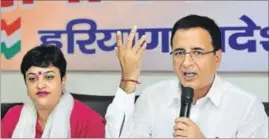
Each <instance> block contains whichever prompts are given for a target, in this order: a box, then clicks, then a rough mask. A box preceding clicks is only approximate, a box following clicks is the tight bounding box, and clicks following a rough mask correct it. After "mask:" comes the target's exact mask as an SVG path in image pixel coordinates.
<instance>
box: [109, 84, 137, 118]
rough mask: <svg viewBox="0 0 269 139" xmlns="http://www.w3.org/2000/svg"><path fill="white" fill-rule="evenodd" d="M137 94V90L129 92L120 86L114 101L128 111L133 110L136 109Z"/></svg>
mask: <svg viewBox="0 0 269 139" xmlns="http://www.w3.org/2000/svg"><path fill="white" fill-rule="evenodd" d="M135 94H136V92H134V93H131V94H127V93H126V92H124V91H123V90H122V89H121V88H120V87H118V90H117V93H116V94H115V97H114V99H113V102H112V103H113V104H115V105H116V106H117V107H118V108H120V109H122V110H123V111H124V112H126V113H129V112H132V111H133V109H134V102H135Z"/></svg>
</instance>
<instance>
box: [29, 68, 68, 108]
mask: <svg viewBox="0 0 269 139" xmlns="http://www.w3.org/2000/svg"><path fill="white" fill-rule="evenodd" d="M25 77H26V79H25V80H26V86H27V94H28V96H29V97H30V98H31V99H32V101H33V102H34V103H35V105H36V107H37V108H39V109H50V108H53V107H55V106H56V104H57V103H58V101H59V100H60V98H61V95H62V92H63V87H64V84H65V81H66V77H65V76H64V77H63V79H61V75H60V70H59V69H58V68H56V67H54V66H49V67H47V68H41V67H35V66H32V67H30V68H29V69H28V70H27V71H26V73H25Z"/></svg>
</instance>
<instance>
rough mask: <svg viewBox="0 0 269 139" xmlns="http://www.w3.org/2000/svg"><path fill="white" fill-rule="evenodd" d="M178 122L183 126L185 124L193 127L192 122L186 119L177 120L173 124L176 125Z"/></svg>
mask: <svg viewBox="0 0 269 139" xmlns="http://www.w3.org/2000/svg"><path fill="white" fill-rule="evenodd" d="M178 122H181V123H184V124H186V125H188V126H191V125H193V122H192V121H191V120H190V119H189V118H186V117H180V118H177V119H176V120H175V123H178Z"/></svg>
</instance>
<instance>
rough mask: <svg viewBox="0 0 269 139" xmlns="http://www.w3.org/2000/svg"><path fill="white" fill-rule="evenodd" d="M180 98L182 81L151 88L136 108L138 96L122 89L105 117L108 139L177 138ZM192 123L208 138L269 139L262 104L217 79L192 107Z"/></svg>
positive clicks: (171, 81) (144, 92) (160, 83)
mask: <svg viewBox="0 0 269 139" xmlns="http://www.w3.org/2000/svg"><path fill="white" fill-rule="evenodd" d="M180 95H181V89H180V87H179V81H178V80H169V81H162V82H159V83H157V84H155V85H152V86H149V87H147V88H146V89H144V90H143V91H142V93H141V95H140V97H139V99H138V100H137V102H136V103H135V104H134V99H135V93H133V94H129V95H127V94H126V93H125V92H124V91H123V90H122V89H120V88H118V91H117V93H116V95H115V98H114V99H113V102H112V103H111V104H110V105H109V107H108V109H107V113H106V116H105V119H106V137H107V138H118V137H119V136H120V137H128V138H173V126H174V121H175V119H176V118H177V117H179V112H180V105H181V103H180V101H181V100H180ZM124 115H125V116H124ZM123 119H125V120H124V125H123ZM190 119H191V120H192V121H194V122H195V123H196V124H197V125H198V126H199V128H200V130H201V132H202V133H203V134H204V135H205V137H206V138H216V137H218V138H250V137H252V138H268V117H267V115H266V113H265V109H264V106H263V104H262V102H261V101H260V100H258V98H257V97H255V96H254V95H251V94H250V93H247V92H246V91H244V90H242V89H240V88H237V87H235V86H234V85H232V84H231V83H229V82H227V81H225V80H224V79H222V78H220V77H218V76H217V75H216V77H215V80H214V82H213V85H212V87H211V89H210V90H209V92H208V94H207V95H206V96H205V97H203V98H201V99H199V100H198V101H197V103H196V104H195V105H193V106H192V108H191V114H190ZM122 126H123V127H122Z"/></svg>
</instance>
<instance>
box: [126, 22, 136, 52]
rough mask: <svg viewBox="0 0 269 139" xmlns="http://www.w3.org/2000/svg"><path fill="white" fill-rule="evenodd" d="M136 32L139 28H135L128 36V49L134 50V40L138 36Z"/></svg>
mask: <svg viewBox="0 0 269 139" xmlns="http://www.w3.org/2000/svg"><path fill="white" fill-rule="evenodd" d="M136 30H137V27H136V26H134V27H133V28H132V30H131V32H130V35H129V36H128V40H127V46H126V47H127V49H131V48H132V45H133V40H134V37H135V34H136Z"/></svg>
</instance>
